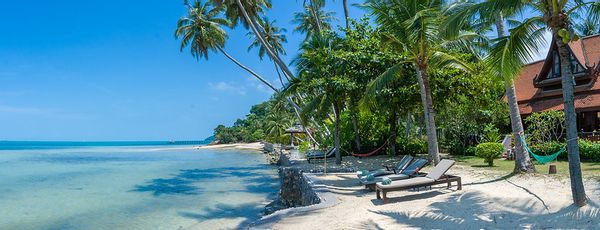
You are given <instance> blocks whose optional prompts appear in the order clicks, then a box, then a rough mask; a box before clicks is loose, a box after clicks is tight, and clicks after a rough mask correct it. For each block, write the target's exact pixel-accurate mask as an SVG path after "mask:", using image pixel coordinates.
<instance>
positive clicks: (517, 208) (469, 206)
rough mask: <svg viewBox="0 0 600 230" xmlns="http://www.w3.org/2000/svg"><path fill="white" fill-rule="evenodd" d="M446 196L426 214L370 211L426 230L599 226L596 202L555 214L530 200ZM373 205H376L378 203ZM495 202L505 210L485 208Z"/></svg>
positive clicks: (472, 194)
mask: <svg viewBox="0 0 600 230" xmlns="http://www.w3.org/2000/svg"><path fill="white" fill-rule="evenodd" d="M442 193H443V192H441V191H431V192H427V193H420V194H415V195H408V196H404V197H399V198H394V199H392V200H390V201H391V202H390V204H394V203H395V204H396V205H398V203H400V204H401V203H402V202H406V201H410V200H418V199H427V198H430V197H434V196H437V195H441V194H442ZM447 196H448V198H447V199H445V201H443V202H434V203H431V204H429V205H428V207H427V210H428V211H427V212H407V211H372V210H369V211H370V212H372V213H375V214H378V215H383V216H387V217H389V218H392V219H393V220H395V221H396V222H397V223H398V224H405V225H408V226H410V227H415V228H428V229H448V228H454V229H470V228H477V229H523V228H527V229H554V228H558V229H562V228H567V229H569V228H578V225H577V224H578V223H586V224H589V225H590V226H596V227H597V226H598V213H599V210H600V209H599V207H598V205H597V204H595V203H590V204H588V206H586V207H584V208H578V207H576V206H574V205H571V206H568V207H565V208H562V209H560V210H558V211H557V212H549V210H548V209H547V207H545V204H542V205H543V206H544V207H545V208H540V205H539V203H538V202H540V201H539V200H538V199H531V197H514V198H491V197H489V196H486V194H484V193H481V192H477V191H472V192H465V193H450V194H448V195H447ZM373 202H374V203H375V204H376V205H377V204H379V203H380V201H373ZM392 202H394V203H392ZM494 203H499V204H501V205H502V206H504V208H503V209H504V210H502V211H494V210H490V209H488V208H487V206H490V205H492V204H494ZM424 223H425V226H423V225H424ZM579 227H583V226H579ZM583 228H585V227H583Z"/></svg>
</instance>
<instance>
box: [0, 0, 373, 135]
mask: <svg viewBox="0 0 600 230" xmlns="http://www.w3.org/2000/svg"><path fill="white" fill-rule="evenodd" d="M358 2H359V1H357V0H350V1H349V3H350V4H353V3H358ZM182 3H183V0H181V1H180V0H168V1H166V0H145V1H140V0H129V1H115V0H107V1H73V0H58V1H45V0H44V1H42V0H31V1H6V2H4V3H3V4H2V7H0V28H2V30H0V127H1V128H0V140H171V139H176V140H181V139H202V138H205V137H207V136H209V135H211V134H212V129H213V128H214V127H215V126H216V125H218V124H226V125H229V124H232V123H233V122H234V121H235V119H237V118H241V117H243V116H244V115H245V114H246V113H247V112H248V110H249V109H250V107H251V106H252V105H254V104H257V103H259V102H261V101H264V100H266V99H267V98H269V96H270V95H271V92H270V91H269V90H268V89H267V88H266V87H263V86H262V85H260V83H259V82H258V81H256V80H254V79H253V78H251V77H250V76H249V74H247V73H246V72H244V71H243V70H241V69H239V68H237V67H236V66H234V65H232V63H231V62H230V61H229V60H227V59H226V58H225V57H223V56H222V55H219V54H216V53H215V54H212V56H211V57H210V59H209V60H208V61H205V60H201V61H199V62H198V61H196V60H195V59H193V58H192V57H191V56H190V54H189V52H187V51H185V52H183V53H180V52H179V44H178V41H177V40H175V38H174V37H173V31H174V29H175V23H176V21H177V19H178V18H179V17H180V16H182V15H183V14H184V13H185V8H184V7H183V5H182ZM341 4H342V1H341V0H339V1H335V2H329V3H328V7H327V8H328V10H332V11H336V12H337V14H336V15H337V17H338V18H339V20H338V21H337V22H336V24H340V25H341V24H342V23H343V11H342V7H341ZM273 5H274V6H273V9H272V10H271V11H269V12H268V16H269V17H270V18H271V19H275V20H277V24H278V25H280V26H282V27H284V28H287V29H288V32H287V36H288V40H289V42H288V44H286V46H285V47H286V50H287V51H288V56H287V57H284V59H285V60H287V61H289V60H291V57H294V56H295V54H296V50H297V48H298V46H299V44H300V41H301V40H302V39H303V35H301V34H298V33H294V32H293V27H294V25H292V24H291V22H290V21H291V20H292V15H293V13H294V12H297V11H300V10H301V5H302V1H301V0H298V1H294V0H274V1H273ZM350 13H351V16H352V17H354V18H358V17H361V16H362V14H363V12H362V11H361V10H360V9H357V8H355V7H351V11H350ZM249 44H250V40H249V38H248V37H247V36H246V30H245V29H243V28H241V27H240V28H237V29H235V30H233V31H230V39H229V41H228V42H227V45H226V50H227V51H228V52H229V53H230V54H232V55H233V56H234V57H235V58H237V59H238V60H239V61H241V62H242V63H244V64H246V65H248V66H249V67H251V68H252V69H253V70H255V71H256V72H258V73H259V74H261V75H263V76H264V77H266V78H267V79H269V80H270V81H271V82H273V83H277V82H278V81H276V79H277V78H276V73H275V71H274V68H273V64H272V63H271V62H270V61H268V60H265V61H262V62H261V61H260V60H259V58H258V55H257V52H256V51H252V52H250V53H248V52H247V51H246V50H247V46H248V45H249Z"/></svg>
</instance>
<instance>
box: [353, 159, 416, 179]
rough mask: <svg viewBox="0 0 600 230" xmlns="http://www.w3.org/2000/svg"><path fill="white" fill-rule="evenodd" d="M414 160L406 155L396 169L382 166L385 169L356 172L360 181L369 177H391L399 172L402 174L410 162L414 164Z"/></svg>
mask: <svg viewBox="0 0 600 230" xmlns="http://www.w3.org/2000/svg"><path fill="white" fill-rule="evenodd" d="M413 159H414V158H413V157H412V156H411V155H404V157H402V159H400V161H399V162H398V164H397V165H396V167H393V166H387V165H381V166H383V167H384V168H382V169H377V170H373V171H369V172H364V171H358V172H356V176H357V177H358V179H361V178H362V177H365V176H368V175H372V176H374V177H377V176H384V175H390V174H397V173H399V172H402V170H404V169H405V168H406V167H407V166H408V165H409V164H410V162H412V160H413Z"/></svg>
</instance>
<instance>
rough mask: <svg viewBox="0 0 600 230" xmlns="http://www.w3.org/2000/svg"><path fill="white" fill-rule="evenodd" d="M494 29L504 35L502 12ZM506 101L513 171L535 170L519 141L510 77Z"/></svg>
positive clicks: (518, 118)
mask: <svg viewBox="0 0 600 230" xmlns="http://www.w3.org/2000/svg"><path fill="white" fill-rule="evenodd" d="M496 31H497V32H498V37H499V38H500V37H504V36H506V32H505V31H506V28H505V24H504V17H503V16H502V13H499V14H497V15H496ZM506 101H507V102H508V109H509V111H510V124H511V128H512V132H513V136H514V143H515V168H514V169H513V171H514V172H515V173H532V172H535V166H534V165H533V162H531V158H530V157H529V153H527V152H525V148H524V146H523V143H521V137H520V136H521V134H524V132H523V121H522V120H521V113H520V111H519V104H518V102H517V92H516V91H515V82H514V81H513V80H512V79H510V82H507V83H506Z"/></svg>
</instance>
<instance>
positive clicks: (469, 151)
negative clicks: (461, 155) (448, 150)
mask: <svg viewBox="0 0 600 230" xmlns="http://www.w3.org/2000/svg"><path fill="white" fill-rule="evenodd" d="M476 153H477V147H475V146H469V147H467V149H466V150H465V155H467V156H475V154H476Z"/></svg>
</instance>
